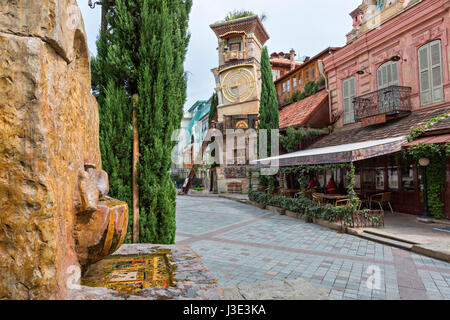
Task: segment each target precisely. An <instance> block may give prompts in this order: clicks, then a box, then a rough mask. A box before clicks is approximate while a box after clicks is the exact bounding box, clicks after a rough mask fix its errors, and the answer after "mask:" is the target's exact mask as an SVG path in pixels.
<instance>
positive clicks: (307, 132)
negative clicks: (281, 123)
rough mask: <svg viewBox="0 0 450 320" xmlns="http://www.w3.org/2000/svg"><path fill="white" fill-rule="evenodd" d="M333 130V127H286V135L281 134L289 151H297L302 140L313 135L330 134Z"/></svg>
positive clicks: (281, 140) (284, 145) (282, 142)
mask: <svg viewBox="0 0 450 320" xmlns="http://www.w3.org/2000/svg"><path fill="white" fill-rule="evenodd" d="M330 132H331V127H328V128H323V129H312V128H298V129H295V128H293V127H288V128H287V129H286V135H285V136H280V142H281V144H282V145H283V147H284V148H285V149H286V151H287V152H289V153H291V152H295V151H297V148H298V145H299V143H300V142H301V141H303V140H305V139H307V138H309V137H311V136H320V135H323V134H328V133H330Z"/></svg>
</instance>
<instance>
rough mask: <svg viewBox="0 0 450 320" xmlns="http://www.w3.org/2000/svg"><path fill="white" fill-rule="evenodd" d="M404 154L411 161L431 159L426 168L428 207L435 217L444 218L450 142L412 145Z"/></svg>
mask: <svg viewBox="0 0 450 320" xmlns="http://www.w3.org/2000/svg"><path fill="white" fill-rule="evenodd" d="M403 155H404V158H405V159H406V160H409V161H411V160H415V161H418V160H419V159H420V158H428V159H430V165H429V166H428V167H427V168H426V173H427V191H428V209H429V212H430V214H431V215H432V216H433V217H434V218H436V219H441V218H444V217H445V215H444V210H443V209H444V203H443V202H442V201H441V194H442V192H443V191H444V190H445V170H446V164H447V159H448V157H450V143H446V144H442V145H439V144H429V143H424V144H419V145H415V146H411V147H409V148H408V150H406V151H404V152H403ZM422 179H423V177H422ZM421 183H423V182H422V181H421Z"/></svg>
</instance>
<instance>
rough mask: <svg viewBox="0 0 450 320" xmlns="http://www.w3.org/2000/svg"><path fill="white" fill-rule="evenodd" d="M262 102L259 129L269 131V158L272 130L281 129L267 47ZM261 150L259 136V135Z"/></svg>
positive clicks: (264, 58)
mask: <svg viewBox="0 0 450 320" xmlns="http://www.w3.org/2000/svg"><path fill="white" fill-rule="evenodd" d="M261 85H262V90H261V100H260V107H259V125H258V129H266V130H267V149H268V150H267V156H268V157H270V156H271V155H272V152H271V130H272V129H278V128H279V112H278V100H277V92H276V89H275V84H274V83H273V76H272V67H271V65H270V58H269V53H268V51H267V47H264V49H263V52H262V57H261ZM258 150H259V135H258Z"/></svg>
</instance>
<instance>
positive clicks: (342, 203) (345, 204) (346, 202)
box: [334, 199, 350, 208]
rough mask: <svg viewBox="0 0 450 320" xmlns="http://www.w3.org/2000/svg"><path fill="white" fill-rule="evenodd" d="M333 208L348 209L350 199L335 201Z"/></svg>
mask: <svg viewBox="0 0 450 320" xmlns="http://www.w3.org/2000/svg"><path fill="white" fill-rule="evenodd" d="M334 206H335V207H337V208H339V207H349V206H350V199H341V200H336V203H335V205H334Z"/></svg>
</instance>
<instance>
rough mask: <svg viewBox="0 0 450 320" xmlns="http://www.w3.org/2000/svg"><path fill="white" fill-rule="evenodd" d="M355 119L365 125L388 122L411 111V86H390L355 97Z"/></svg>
mask: <svg viewBox="0 0 450 320" xmlns="http://www.w3.org/2000/svg"><path fill="white" fill-rule="evenodd" d="M353 105H354V110H355V120H356V121H362V122H363V125H364V124H365V125H370V124H376V123H381V122H386V121H387V120H389V119H393V118H398V117H402V116H406V115H408V114H410V113H411V88H410V87H401V86H390V87H387V88H384V89H380V90H378V91H374V92H371V93H368V94H365V95H362V96H359V97H356V98H354V99H353Z"/></svg>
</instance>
